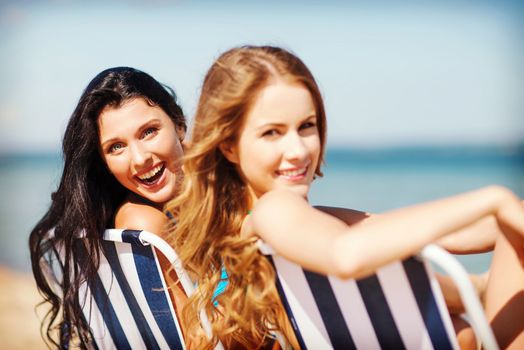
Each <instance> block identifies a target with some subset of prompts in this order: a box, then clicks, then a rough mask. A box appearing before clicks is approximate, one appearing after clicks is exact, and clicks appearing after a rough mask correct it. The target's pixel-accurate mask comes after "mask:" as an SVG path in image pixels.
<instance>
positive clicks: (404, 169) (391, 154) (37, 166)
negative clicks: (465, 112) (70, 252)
mask: <svg viewBox="0 0 524 350" xmlns="http://www.w3.org/2000/svg"><path fill="white" fill-rule="evenodd" d="M61 171H62V161H61V157H60V155H56V154H25V155H16V156H15V155H3V156H0V195H1V200H0V264H3V265H8V266H10V267H13V268H16V269H18V270H22V271H30V269H31V266H30V260H29V250H28V243H27V241H28V237H29V232H30V231H31V229H32V228H33V227H34V225H35V224H36V223H37V222H38V220H39V219H40V218H41V217H42V215H43V214H44V213H45V211H46V210H47V208H48V207H49V204H50V201H51V193H52V192H53V191H55V190H56V187H57V185H58V181H59V179H60V175H61ZM323 171H324V176H323V177H321V178H318V179H316V180H315V181H314V184H313V186H312V189H311V193H310V201H311V202H312V203H313V204H322V205H332V206H341V207H349V208H353V209H358V210H363V211H367V212H371V213H379V212H383V211H386V210H388V209H393V208H396V207H399V206H405V205H411V204H414V203H417V202H421V201H427V200H432V199H437V198H440V197H444V196H448V195H453V194H457V193H460V192H464V191H467V190H472V189H475V188H479V187H482V186H486V185H490V184H500V185H504V186H507V187H509V188H511V189H512V190H513V191H515V192H516V193H517V194H518V195H519V196H520V197H522V198H524V151H523V149H522V147H520V148H519V147H516V148H507V149H500V148H493V147H474V148H471V147H446V148H442V147H440V148H430V147H425V148H420V147H405V148H395V149H373V150H369V149H367V150H355V149H343V148H333V147H332V148H329V149H328V150H327V155H326V162H325V164H324V167H323ZM391 234H394V235H402V232H391ZM460 258H461V260H462V261H463V262H464V264H465V265H466V267H467V269H468V270H469V271H471V272H482V271H484V270H485V269H487V267H488V266H489V260H490V254H477V255H473V256H469V257H467V258H464V257H460Z"/></svg>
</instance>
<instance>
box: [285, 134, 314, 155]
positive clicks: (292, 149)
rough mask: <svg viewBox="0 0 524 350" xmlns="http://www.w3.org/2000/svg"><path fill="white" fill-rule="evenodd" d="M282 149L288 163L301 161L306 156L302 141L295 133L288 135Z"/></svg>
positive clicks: (304, 144) (306, 152)
mask: <svg viewBox="0 0 524 350" xmlns="http://www.w3.org/2000/svg"><path fill="white" fill-rule="evenodd" d="M284 148H285V150H284V155H285V158H286V159H287V160H290V161H293V160H294V161H297V160H298V161H300V160H303V159H305V158H306V157H307V154H308V149H307V146H306V143H305V142H304V139H303V138H302V137H301V136H300V135H299V134H298V133H296V132H292V133H289V134H288V137H286V142H285V144H284Z"/></svg>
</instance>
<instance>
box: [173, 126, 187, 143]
mask: <svg viewBox="0 0 524 350" xmlns="http://www.w3.org/2000/svg"><path fill="white" fill-rule="evenodd" d="M175 131H176V135H177V137H178V140H180V142H182V141H184V139H185V138H186V129H185V128H183V127H181V126H178V125H175Z"/></svg>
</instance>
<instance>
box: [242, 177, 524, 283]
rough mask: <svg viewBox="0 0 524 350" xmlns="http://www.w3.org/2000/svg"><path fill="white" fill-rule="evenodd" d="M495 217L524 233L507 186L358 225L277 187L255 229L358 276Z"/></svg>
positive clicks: (329, 269) (290, 254)
mask: <svg viewBox="0 0 524 350" xmlns="http://www.w3.org/2000/svg"><path fill="white" fill-rule="evenodd" d="M490 215H496V218H497V220H503V221H504V222H506V223H507V224H508V225H510V226H511V227H512V228H513V231H514V232H517V233H518V235H517V236H519V237H520V238H521V237H522V236H523V235H524V210H523V208H522V206H521V205H520V203H519V201H518V200H517V199H516V197H515V196H514V195H513V194H512V193H511V192H509V191H508V190H506V189H504V188H501V187H488V188H484V189H481V190H477V191H473V192H468V193H465V194H462V195H458V196H454V197H449V198H446V199H442V200H437V201H433V202H428V203H424V204H419V205H416V206H411V207H406V208H402V209H397V210H394V211H390V212H387V213H384V214H381V215H376V216H372V217H370V218H368V219H366V220H362V221H360V222H358V223H356V224H353V225H347V224H346V223H345V222H344V221H342V220H340V219H338V218H335V217H333V216H332V215H329V214H327V213H325V212H322V211H320V210H317V209H315V208H313V207H311V206H310V205H309V204H308V203H307V201H306V200H304V199H303V198H301V197H299V196H297V195H295V194H292V193H289V192H286V191H274V192H270V193H267V194H266V195H264V196H263V197H262V198H261V199H260V200H259V201H258V203H257V204H256V206H255V208H254V210H253V215H252V229H253V231H254V232H256V234H257V235H259V236H260V237H261V238H262V239H263V240H264V241H266V242H268V243H269V244H270V245H271V246H272V247H273V248H274V249H275V250H276V251H277V252H279V253H280V254H282V255H283V256H284V257H286V258H288V259H290V260H292V261H295V262H297V263H299V264H300V265H302V266H304V267H306V268H308V269H311V270H314V271H318V272H321V273H328V274H334V275H337V276H340V277H343V278H357V277H362V276H366V275H369V274H370V273H372V272H374V271H375V270H376V269H377V268H378V267H380V266H383V265H385V264H387V263H389V262H391V261H394V260H397V259H403V258H406V257H408V256H410V255H412V254H414V253H416V252H418V251H419V250H420V249H421V248H422V247H423V246H425V245H426V244H428V243H430V242H434V241H436V240H438V239H440V238H442V237H444V236H445V235H447V234H450V233H452V232H456V231H458V230H461V229H463V228H465V227H467V226H469V225H471V224H474V223H476V222H477V221H479V220H480V219H482V218H484V217H488V216H490Z"/></svg>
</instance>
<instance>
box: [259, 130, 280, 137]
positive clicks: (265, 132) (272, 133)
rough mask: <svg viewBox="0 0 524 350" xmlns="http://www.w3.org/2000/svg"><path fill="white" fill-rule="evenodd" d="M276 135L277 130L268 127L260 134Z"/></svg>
mask: <svg viewBox="0 0 524 350" xmlns="http://www.w3.org/2000/svg"><path fill="white" fill-rule="evenodd" d="M275 135H278V131H277V130H276V129H269V130H266V131H264V132H263V133H262V136H263V137H264V136H275Z"/></svg>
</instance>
